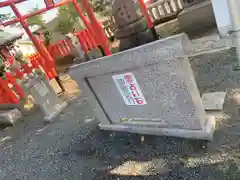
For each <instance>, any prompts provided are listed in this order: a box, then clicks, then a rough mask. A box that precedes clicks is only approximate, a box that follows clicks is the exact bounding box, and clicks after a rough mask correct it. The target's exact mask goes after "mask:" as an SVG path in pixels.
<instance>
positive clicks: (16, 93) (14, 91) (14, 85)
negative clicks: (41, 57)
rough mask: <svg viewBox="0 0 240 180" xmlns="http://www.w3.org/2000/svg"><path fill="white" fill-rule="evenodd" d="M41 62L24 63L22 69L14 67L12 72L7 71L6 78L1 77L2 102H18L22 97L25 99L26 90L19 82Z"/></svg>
mask: <svg viewBox="0 0 240 180" xmlns="http://www.w3.org/2000/svg"><path fill="white" fill-rule="evenodd" d="M39 65H40V64H39V63H38V62H37V61H33V63H29V64H23V65H22V66H21V68H20V69H13V71H12V72H6V73H5V78H4V79H3V78H0V104H17V103H19V100H20V99H24V98H25V95H24V91H23V89H22V88H21V86H20V85H19V84H18V82H17V80H21V79H23V78H24V76H25V75H28V74H31V73H32V72H33V71H34V70H35V69H37V68H39Z"/></svg>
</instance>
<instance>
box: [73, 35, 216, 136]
mask: <svg viewBox="0 0 240 180" xmlns="http://www.w3.org/2000/svg"><path fill="white" fill-rule="evenodd" d="M191 46H192V45H191V43H190V41H189V39H188V37H187V35H185V34H180V35H176V36H172V37H169V38H166V39H162V40H158V41H155V42H152V43H149V44H146V45H143V46H140V47H137V48H134V49H131V50H127V51H124V52H120V53H117V54H115V55H114V56H109V57H103V58H101V59H97V60H95V61H91V62H88V63H83V64H81V65H77V66H74V67H71V69H70V75H71V76H72V78H73V79H74V80H76V82H77V83H78V84H79V86H80V87H81V90H82V93H83V94H84V93H85V95H86V96H88V97H89V102H90V104H91V105H92V107H93V108H94V109H95V112H96V115H97V117H98V119H99V120H100V121H101V123H100V125H99V126H100V128H101V129H104V130H111V131H127V132H132V133H141V134H154V135H166V136H177V137H183V138H189V139H200V140H212V138H213V133H214V128H215V119H214V117H209V116H207V114H206V113H205V109H204V107H203V103H202V100H201V97H200V93H199V91H198V88H197V84H196V82H195V78H194V75H193V72H192V69H191V66H190V63H189V61H188V58H187V56H186V55H185V53H186V52H189V49H190V48H191Z"/></svg>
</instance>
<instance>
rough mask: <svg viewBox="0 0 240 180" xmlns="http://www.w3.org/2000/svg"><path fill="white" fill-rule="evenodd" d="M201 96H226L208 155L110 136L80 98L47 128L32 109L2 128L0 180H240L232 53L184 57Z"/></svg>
mask: <svg viewBox="0 0 240 180" xmlns="http://www.w3.org/2000/svg"><path fill="white" fill-rule="evenodd" d="M190 62H191V65H192V68H193V71H194V73H195V77H196V81H197V84H198V87H199V89H200V92H201V93H204V92H215V91H226V92H227V98H226V102H225V105H224V110H223V111H222V112H211V113H214V114H215V115H216V117H217V122H218V124H217V130H216V133H215V135H214V141H213V142H212V143H210V144H209V148H208V151H207V152H203V151H197V150H196V149H195V148H194V143H193V142H192V141H190V140H184V139H179V138H169V137H155V136H145V139H144V141H143V139H141V135H133V134H127V133H112V134H110V135H108V136H106V135H105V134H104V133H102V132H100V131H99V130H98V128H97V124H98V120H97V119H96V118H94V114H93V111H92V109H91V107H90V106H89V105H88V103H87V101H86V100H87V98H86V97H80V98H79V97H78V98H76V99H75V100H72V101H71V102H70V105H69V107H68V108H67V109H66V110H65V112H64V113H63V114H62V115H61V116H60V117H59V118H57V119H56V120H55V121H54V122H53V123H52V124H48V125H45V124H44V123H43V121H42V117H43V116H42V114H41V112H39V111H36V112H35V113H34V114H33V115H31V116H29V117H25V118H24V120H23V121H21V122H19V123H17V124H16V126H15V127H11V128H7V129H5V130H4V129H2V130H0V162H1V163H0V180H50V179H51V180H112V179H114V180H115V179H116V180H122V179H123V180H128V179H129V180H130V179H131V180H138V179H148V180H239V179H240V162H239V161H240V138H239V136H240V131H239V130H240V122H239V115H240V110H239V107H240V94H239V93H240V88H239V87H240V71H233V70H232V67H233V65H234V64H235V62H236V54H235V51H234V50H228V51H222V52H219V53H214V54H205V55H202V56H197V57H193V58H191V59H190ZM141 140H142V142H141Z"/></svg>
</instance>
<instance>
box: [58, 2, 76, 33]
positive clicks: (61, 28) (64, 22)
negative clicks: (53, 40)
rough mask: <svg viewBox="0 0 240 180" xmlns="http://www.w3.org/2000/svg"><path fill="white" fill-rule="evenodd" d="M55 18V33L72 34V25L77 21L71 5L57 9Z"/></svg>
mask: <svg viewBox="0 0 240 180" xmlns="http://www.w3.org/2000/svg"><path fill="white" fill-rule="evenodd" d="M57 18H58V23H57V25H56V27H55V31H57V32H60V33H61V34H67V33H69V32H72V31H73V29H74V24H75V23H76V22H77V21H78V19H79V18H78V14H77V12H76V10H75V7H74V5H73V4H72V3H71V4H67V5H64V6H61V7H59V9H58V17H57Z"/></svg>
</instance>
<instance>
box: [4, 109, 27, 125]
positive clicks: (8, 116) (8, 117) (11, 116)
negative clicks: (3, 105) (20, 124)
mask: <svg viewBox="0 0 240 180" xmlns="http://www.w3.org/2000/svg"><path fill="white" fill-rule="evenodd" d="M22 116H23V115H22V113H21V112H20V111H19V110H18V109H11V110H1V111H0V124H3V125H13V124H15V123H16V122H17V121H18V120H20V119H21V118H22Z"/></svg>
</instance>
